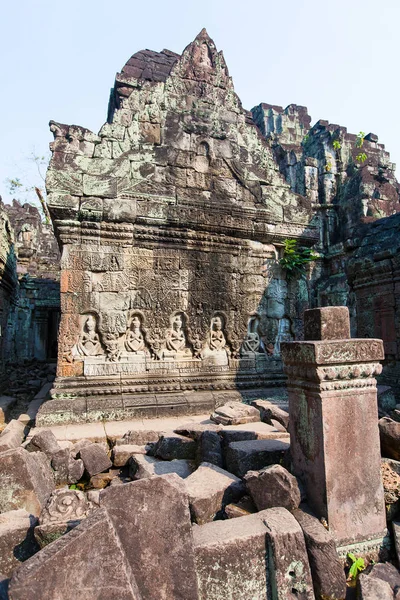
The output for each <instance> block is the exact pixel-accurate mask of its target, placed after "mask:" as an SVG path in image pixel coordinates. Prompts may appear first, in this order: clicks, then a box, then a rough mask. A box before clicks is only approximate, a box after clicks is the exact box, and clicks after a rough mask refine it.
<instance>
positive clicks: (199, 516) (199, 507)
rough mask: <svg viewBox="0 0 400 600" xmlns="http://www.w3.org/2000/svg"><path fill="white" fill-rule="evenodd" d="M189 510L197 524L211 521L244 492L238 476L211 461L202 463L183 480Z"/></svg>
mask: <svg viewBox="0 0 400 600" xmlns="http://www.w3.org/2000/svg"><path fill="white" fill-rule="evenodd" d="M185 486H186V490H187V493H188V496H189V503H190V512H191V514H192V518H193V520H194V521H195V522H196V523H198V524H199V525H203V524H204V523H208V522H209V521H212V520H213V519H214V517H215V516H216V514H217V513H219V512H220V511H222V510H223V508H224V507H225V506H226V505H227V504H229V503H230V502H232V501H233V500H237V499H238V498H240V496H242V495H243V493H244V486H243V484H242V482H241V480H240V479H239V478H238V477H235V476H234V475H232V474H231V473H228V471H225V470H224V469H220V468H219V467H217V466H215V465H213V464H211V463H202V464H201V465H200V466H199V468H198V469H196V471H195V472H194V473H192V475H190V476H189V477H188V478H187V479H186V480H185Z"/></svg>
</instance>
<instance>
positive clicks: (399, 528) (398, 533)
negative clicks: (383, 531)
mask: <svg viewBox="0 0 400 600" xmlns="http://www.w3.org/2000/svg"><path fill="white" fill-rule="evenodd" d="M392 530H393V538H394V547H395V550H396V556H397V563H398V564H400V522H399V521H397V522H396V521H393V522H392Z"/></svg>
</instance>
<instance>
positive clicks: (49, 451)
mask: <svg viewBox="0 0 400 600" xmlns="http://www.w3.org/2000/svg"><path fill="white" fill-rule="evenodd" d="M26 449H27V450H28V451H29V452H44V454H46V456H48V457H49V458H51V457H52V456H53V455H54V454H56V452H58V451H59V450H61V447H60V445H59V443H58V442H57V438H56V436H55V435H54V433H53V432H52V431H51V430H50V429H44V430H43V431H41V432H39V433H37V434H35V435H34V436H33V437H32V439H31V440H30V442H29V443H28V444H27V446H26Z"/></svg>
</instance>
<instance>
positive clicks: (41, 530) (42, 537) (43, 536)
mask: <svg viewBox="0 0 400 600" xmlns="http://www.w3.org/2000/svg"><path fill="white" fill-rule="evenodd" d="M79 523H80V521H69V522H67V523H62V522H55V523H46V525H37V526H36V527H35V529H34V536H35V540H36V542H37V544H38V546H39V548H44V547H45V546H47V545H48V544H51V543H52V542H54V541H55V540H58V538H60V537H61V536H63V535H65V534H66V533H68V532H69V531H71V530H72V529H73V528H74V527H76V526H77V525H79Z"/></svg>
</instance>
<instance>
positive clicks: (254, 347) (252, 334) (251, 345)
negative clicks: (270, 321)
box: [240, 317, 260, 356]
mask: <svg viewBox="0 0 400 600" xmlns="http://www.w3.org/2000/svg"><path fill="white" fill-rule="evenodd" d="M257 330H258V319H257V318H256V317H251V318H250V319H249V323H248V326H247V334H246V337H245V338H244V340H243V342H242V347H241V349H240V354H241V355H242V356H249V355H251V354H255V353H257V352H259V350H260V336H259V335H258V331H257Z"/></svg>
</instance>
